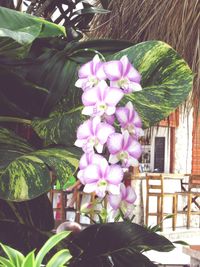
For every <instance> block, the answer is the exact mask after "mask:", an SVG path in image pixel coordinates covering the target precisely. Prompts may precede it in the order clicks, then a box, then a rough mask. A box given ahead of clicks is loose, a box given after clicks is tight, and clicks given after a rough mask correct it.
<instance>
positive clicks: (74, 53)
mask: <svg viewBox="0 0 200 267" xmlns="http://www.w3.org/2000/svg"><path fill="white" fill-rule="evenodd" d="M79 52H92V53H94V54H97V55H99V57H100V59H101V60H102V61H106V59H105V57H104V55H103V54H101V53H100V52H99V51H97V50H95V49H91V48H84V49H79V50H77V51H75V52H73V53H72V54H70V56H73V55H76V54H77V53H79Z"/></svg>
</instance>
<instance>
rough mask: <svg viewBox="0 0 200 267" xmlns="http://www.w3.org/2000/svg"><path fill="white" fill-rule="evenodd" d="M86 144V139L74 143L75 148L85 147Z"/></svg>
mask: <svg viewBox="0 0 200 267" xmlns="http://www.w3.org/2000/svg"><path fill="white" fill-rule="evenodd" d="M85 143H86V140H85V139H82V140H81V139H77V140H76V141H75V143H74V145H75V146H77V147H83V146H84V145H85Z"/></svg>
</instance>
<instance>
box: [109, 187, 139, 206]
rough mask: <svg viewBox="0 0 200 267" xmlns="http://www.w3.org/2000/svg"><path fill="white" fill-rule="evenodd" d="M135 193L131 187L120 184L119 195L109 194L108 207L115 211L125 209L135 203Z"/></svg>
mask: <svg viewBox="0 0 200 267" xmlns="http://www.w3.org/2000/svg"><path fill="white" fill-rule="evenodd" d="M136 198H137V196H136V193H135V190H134V189H133V188H132V187H131V186H127V187H126V186H125V185H124V184H123V183H121V184H120V194H119V195H112V194H109V196H108V201H109V203H110V206H111V207H112V208H113V209H114V210H117V209H119V208H123V209H127V208H128V206H129V205H131V206H132V204H133V203H134V202H135V201H136Z"/></svg>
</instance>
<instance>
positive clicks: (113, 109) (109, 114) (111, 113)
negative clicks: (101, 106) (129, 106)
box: [105, 106, 116, 116]
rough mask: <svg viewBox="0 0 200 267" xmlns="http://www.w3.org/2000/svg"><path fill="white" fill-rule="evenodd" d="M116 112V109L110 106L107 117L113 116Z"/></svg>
mask: <svg viewBox="0 0 200 267" xmlns="http://www.w3.org/2000/svg"><path fill="white" fill-rule="evenodd" d="M115 110H116V107H111V106H109V107H107V109H106V111H105V113H106V115H108V116H111V115H113V114H115Z"/></svg>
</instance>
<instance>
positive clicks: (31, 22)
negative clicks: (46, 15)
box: [0, 7, 65, 58]
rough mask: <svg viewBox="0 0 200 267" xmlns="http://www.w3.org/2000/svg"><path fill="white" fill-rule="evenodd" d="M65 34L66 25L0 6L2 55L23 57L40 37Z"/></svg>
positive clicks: (0, 52)
mask: <svg viewBox="0 0 200 267" xmlns="http://www.w3.org/2000/svg"><path fill="white" fill-rule="evenodd" d="M59 35H65V30H64V27H62V26H59V25H56V24H53V23H50V22H48V21H46V20H44V19H42V18H38V17H34V16H31V15H28V14H25V13H22V12H17V11H14V10H11V9H7V8H4V7H0V55H1V56H8V57H14V58H23V57H24V56H26V55H27V52H28V51H29V49H30V47H31V44H32V42H33V41H34V40H35V39H36V38H38V37H40V38H42V37H51V36H59Z"/></svg>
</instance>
